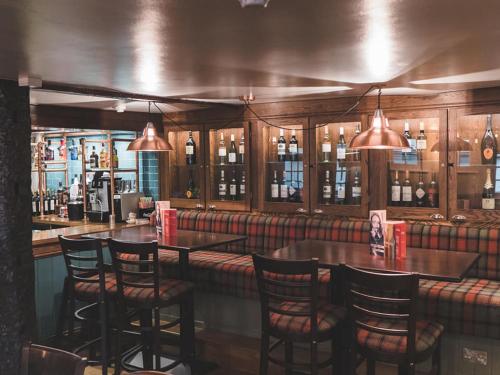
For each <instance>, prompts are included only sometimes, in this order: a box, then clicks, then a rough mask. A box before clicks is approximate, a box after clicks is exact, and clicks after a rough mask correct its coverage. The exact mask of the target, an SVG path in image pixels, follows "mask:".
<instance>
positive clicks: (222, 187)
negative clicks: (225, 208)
mask: <svg viewBox="0 0 500 375" xmlns="http://www.w3.org/2000/svg"><path fill="white" fill-rule="evenodd" d="M226 197H227V183H226V180H225V178H224V170H222V171H220V180H219V199H220V200H221V201H224V200H226Z"/></svg>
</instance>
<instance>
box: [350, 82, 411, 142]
mask: <svg viewBox="0 0 500 375" xmlns="http://www.w3.org/2000/svg"><path fill="white" fill-rule="evenodd" d="M381 95H382V89H381V88H379V89H378V99H377V109H376V110H375V113H374V114H373V119H372V123H371V126H370V129H368V130H365V131H364V132H361V133H360V134H358V135H356V136H354V137H353V138H352V139H351V142H350V144H349V147H350V148H353V149H365V150H370V149H373V150H396V149H403V148H409V147H410V144H409V143H408V140H407V139H406V138H405V137H404V136H403V135H402V134H399V133H398V132H396V131H394V130H392V129H391V128H390V126H389V120H387V118H386V117H385V116H384V112H382V109H381V108H380V96H381Z"/></svg>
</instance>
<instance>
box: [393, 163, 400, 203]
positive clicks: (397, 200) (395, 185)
mask: <svg viewBox="0 0 500 375" xmlns="http://www.w3.org/2000/svg"><path fill="white" fill-rule="evenodd" d="M391 205H392V206H399V205H401V183H400V182H399V171H396V172H395V173H394V180H393V181H392V186H391Z"/></svg>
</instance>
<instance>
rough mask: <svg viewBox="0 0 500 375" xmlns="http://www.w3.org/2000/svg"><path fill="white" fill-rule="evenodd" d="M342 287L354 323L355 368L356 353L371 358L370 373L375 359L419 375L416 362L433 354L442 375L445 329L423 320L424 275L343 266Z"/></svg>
mask: <svg viewBox="0 0 500 375" xmlns="http://www.w3.org/2000/svg"><path fill="white" fill-rule="evenodd" d="M340 268H341V274H342V283H343V285H344V292H345V299H346V303H347V309H348V320H349V322H350V323H351V329H352V340H351V343H350V344H351V351H350V352H351V356H350V357H351V359H350V370H351V373H352V374H355V372H356V370H355V368H356V353H359V354H361V356H362V357H364V358H366V360H367V374H368V375H374V374H375V361H381V362H387V363H393V364H396V365H398V368H399V374H415V364H416V363H419V362H423V361H425V360H427V359H428V358H429V357H430V356H432V365H433V366H432V367H433V368H432V371H433V372H432V373H435V374H438V375H439V373H440V358H439V354H440V342H441V335H442V333H443V330H444V328H443V326H442V325H441V324H439V323H436V322H432V321H428V320H417V316H416V315H417V306H418V287H419V283H418V281H419V276H418V274H408V273H404V274H403V273H375V272H368V271H362V270H358V269H355V268H352V267H349V266H346V265H343V264H342V265H341V266H340Z"/></svg>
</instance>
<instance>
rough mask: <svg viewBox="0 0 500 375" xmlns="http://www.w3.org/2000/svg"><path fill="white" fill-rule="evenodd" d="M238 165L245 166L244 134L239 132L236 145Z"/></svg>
mask: <svg viewBox="0 0 500 375" xmlns="http://www.w3.org/2000/svg"><path fill="white" fill-rule="evenodd" d="M238 163H240V164H245V133H244V132H241V138H240V144H239V145H238Z"/></svg>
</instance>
